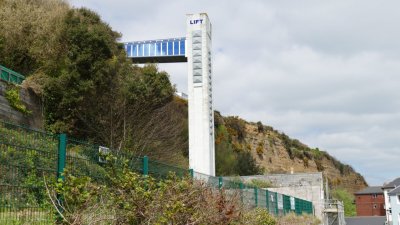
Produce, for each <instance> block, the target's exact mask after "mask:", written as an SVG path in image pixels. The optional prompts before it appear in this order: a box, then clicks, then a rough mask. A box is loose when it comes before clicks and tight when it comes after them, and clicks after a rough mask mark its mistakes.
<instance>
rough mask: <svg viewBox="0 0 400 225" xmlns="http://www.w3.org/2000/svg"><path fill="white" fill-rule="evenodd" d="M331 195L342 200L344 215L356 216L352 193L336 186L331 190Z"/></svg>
mask: <svg viewBox="0 0 400 225" xmlns="http://www.w3.org/2000/svg"><path fill="white" fill-rule="evenodd" d="M332 197H333V198H335V199H337V200H340V201H342V202H343V205H344V215H345V216H356V206H355V204H354V195H352V194H351V193H349V192H348V191H347V190H345V189H342V188H338V189H334V190H333V191H332Z"/></svg>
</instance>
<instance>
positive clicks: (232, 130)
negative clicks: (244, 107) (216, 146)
mask: <svg viewBox="0 0 400 225" xmlns="http://www.w3.org/2000/svg"><path fill="white" fill-rule="evenodd" d="M225 126H226V128H227V130H228V132H229V134H230V135H231V136H234V137H236V138H237V139H238V140H239V141H243V140H244V138H245V137H246V127H245V121H244V120H242V119H240V118H239V117H237V116H229V117H226V118H225Z"/></svg>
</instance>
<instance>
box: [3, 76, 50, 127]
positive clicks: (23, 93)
mask: <svg viewBox="0 0 400 225" xmlns="http://www.w3.org/2000/svg"><path fill="white" fill-rule="evenodd" d="M8 85H9V84H8V83H6V82H4V81H0V120H2V121H5V122H11V123H16V124H19V125H25V126H28V127H31V128H35V129H43V109H42V104H41V101H40V98H39V97H38V96H37V95H35V94H34V93H33V92H32V91H30V90H28V89H24V88H21V89H20V98H21V100H22V102H23V103H24V104H25V106H26V107H27V109H28V110H30V111H31V112H32V113H31V114H30V115H24V114H23V113H21V112H19V111H17V110H15V109H14V108H12V107H11V106H10V104H9V103H8V100H7V99H6V98H5V93H6V90H7V87H8Z"/></svg>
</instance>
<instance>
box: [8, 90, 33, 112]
mask: <svg viewBox="0 0 400 225" xmlns="http://www.w3.org/2000/svg"><path fill="white" fill-rule="evenodd" d="M5 98H6V99H7V101H8V103H9V104H10V106H11V107H13V108H14V109H16V110H18V111H19V112H22V113H23V114H25V115H29V114H31V113H32V112H31V111H30V110H28V109H27V108H26V106H25V105H24V103H22V101H21V98H20V96H19V88H18V87H15V86H9V88H8V90H7V91H6V92H5Z"/></svg>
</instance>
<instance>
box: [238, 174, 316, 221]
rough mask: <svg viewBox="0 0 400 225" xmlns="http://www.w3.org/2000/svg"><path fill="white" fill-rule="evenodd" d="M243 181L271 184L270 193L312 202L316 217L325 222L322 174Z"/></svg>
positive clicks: (261, 177) (285, 175) (267, 177)
mask: <svg viewBox="0 0 400 225" xmlns="http://www.w3.org/2000/svg"><path fill="white" fill-rule="evenodd" d="M241 178H242V179H243V181H245V182H246V181H247V182H250V181H251V180H252V179H257V180H263V181H268V182H271V183H272V185H273V186H274V187H273V188H268V190H270V191H274V192H279V193H282V194H285V195H291V196H293V197H296V198H301V199H304V200H307V201H311V202H312V203H313V206H314V211H315V216H316V217H318V218H319V219H320V220H321V221H322V220H323V208H324V190H323V178H322V173H297V174H271V175H256V176H244V177H241Z"/></svg>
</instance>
